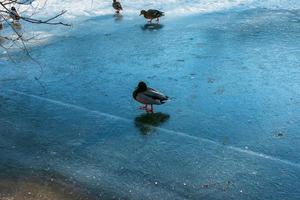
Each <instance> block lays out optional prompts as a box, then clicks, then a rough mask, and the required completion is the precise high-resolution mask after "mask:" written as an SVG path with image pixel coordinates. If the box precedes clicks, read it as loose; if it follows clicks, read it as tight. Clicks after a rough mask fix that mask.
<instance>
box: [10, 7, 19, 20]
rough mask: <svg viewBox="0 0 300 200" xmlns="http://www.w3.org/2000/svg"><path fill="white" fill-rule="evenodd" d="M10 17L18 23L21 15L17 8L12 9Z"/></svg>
mask: <svg viewBox="0 0 300 200" xmlns="http://www.w3.org/2000/svg"><path fill="white" fill-rule="evenodd" d="M9 16H10V17H11V18H12V19H13V21H15V20H16V21H18V20H20V19H21V17H20V15H19V14H18V12H17V10H16V8H15V7H11V8H10V13H9Z"/></svg>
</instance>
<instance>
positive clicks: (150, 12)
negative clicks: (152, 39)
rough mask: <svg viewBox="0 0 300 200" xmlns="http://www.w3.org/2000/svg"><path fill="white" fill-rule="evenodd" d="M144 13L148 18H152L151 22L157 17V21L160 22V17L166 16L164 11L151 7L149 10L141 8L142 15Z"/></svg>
mask: <svg viewBox="0 0 300 200" xmlns="http://www.w3.org/2000/svg"><path fill="white" fill-rule="evenodd" d="M141 15H144V17H145V18H146V19H150V21H149V22H150V23H151V22H152V20H153V19H156V21H157V22H159V18H160V17H162V16H165V14H164V12H161V11H159V10H153V9H150V10H148V11H146V10H141V13H140V16H141Z"/></svg>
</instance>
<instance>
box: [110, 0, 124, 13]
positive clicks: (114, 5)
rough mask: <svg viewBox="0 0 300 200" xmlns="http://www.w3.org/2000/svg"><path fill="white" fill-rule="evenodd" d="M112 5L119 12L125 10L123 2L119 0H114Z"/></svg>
mask: <svg viewBox="0 0 300 200" xmlns="http://www.w3.org/2000/svg"><path fill="white" fill-rule="evenodd" d="M112 7H113V8H114V9H115V10H116V13H117V14H119V13H120V10H123V8H122V5H121V3H120V2H118V1H117V0H113V3H112Z"/></svg>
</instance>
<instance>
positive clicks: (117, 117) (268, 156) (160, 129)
mask: <svg viewBox="0 0 300 200" xmlns="http://www.w3.org/2000/svg"><path fill="white" fill-rule="evenodd" d="M6 91H8V92H12V93H15V94H18V95H22V96H26V97H30V98H33V99H37V100H40V101H44V102H48V103H52V104H56V105H59V106H63V107H67V108H72V109H75V110H79V111H83V112H88V113H92V114H95V115H98V116H102V117H106V118H111V119H115V120H120V121H123V122H127V123H128V122H129V123H132V121H131V120H130V119H126V118H123V117H119V116H116V115H112V114H109V113H104V112H100V111H96V110H90V109H87V108H85V107H82V106H77V105H74V104H69V103H64V102H61V101H57V100H53V99H48V98H45V97H41V96H37V95H33V94H26V93H24V92H20V91H16V90H10V89H9V90H6ZM3 95H5V96H7V95H6V94H3ZM8 97H9V96H8ZM145 126H149V127H151V128H155V129H156V130H159V131H162V132H166V133H169V134H172V135H177V136H180V137H185V138H189V139H192V140H197V141H202V142H206V143H210V144H214V145H217V146H222V147H224V148H228V149H231V150H233V151H236V152H239V153H244V154H248V155H251V156H255V157H260V158H264V159H268V160H272V161H274V162H277V163H282V164H285V165H289V166H292V167H296V168H299V169H300V164H299V163H295V162H292V161H289V160H285V159H280V158H277V157H274V156H270V155H267V154H264V153H259V152H255V151H251V150H246V149H242V148H239V147H234V146H230V145H223V144H221V143H219V142H216V141H213V140H210V139H205V138H201V137H196V136H193V135H189V134H187V133H184V132H179V131H173V130H169V129H165V128H160V127H154V126H151V125H145Z"/></svg>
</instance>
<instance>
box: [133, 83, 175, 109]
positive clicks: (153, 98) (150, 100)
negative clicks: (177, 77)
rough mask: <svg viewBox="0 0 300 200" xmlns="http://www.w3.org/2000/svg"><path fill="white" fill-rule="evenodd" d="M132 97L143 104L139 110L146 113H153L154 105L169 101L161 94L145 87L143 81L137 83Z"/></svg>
mask: <svg viewBox="0 0 300 200" xmlns="http://www.w3.org/2000/svg"><path fill="white" fill-rule="evenodd" d="M132 96H133V98H134V99H135V100H136V101H138V102H140V103H142V104H144V106H141V107H140V109H142V110H145V111H146V112H147V113H149V112H150V113H153V105H154V104H155V105H161V104H164V103H166V101H167V100H168V99H169V97H168V96H166V95H164V94H163V93H161V92H159V91H157V90H155V89H152V88H149V87H147V85H146V83H144V82H143V81H141V82H139V84H138V86H137V88H136V89H135V90H134V92H133V94H132ZM148 105H150V109H149V108H148Z"/></svg>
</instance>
